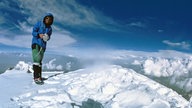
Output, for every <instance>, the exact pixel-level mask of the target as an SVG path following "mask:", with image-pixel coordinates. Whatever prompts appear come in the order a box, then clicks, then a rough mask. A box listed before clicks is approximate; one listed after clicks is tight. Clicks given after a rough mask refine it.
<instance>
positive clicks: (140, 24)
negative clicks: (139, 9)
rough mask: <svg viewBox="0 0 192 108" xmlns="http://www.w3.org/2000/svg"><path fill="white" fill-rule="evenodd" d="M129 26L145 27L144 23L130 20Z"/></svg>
mask: <svg viewBox="0 0 192 108" xmlns="http://www.w3.org/2000/svg"><path fill="white" fill-rule="evenodd" d="M129 26H134V27H141V28H145V27H146V25H145V24H144V23H142V22H131V23H130V24H129Z"/></svg>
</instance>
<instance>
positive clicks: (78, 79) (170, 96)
mask: <svg viewBox="0 0 192 108" xmlns="http://www.w3.org/2000/svg"><path fill="white" fill-rule="evenodd" d="M28 67H30V66H29V65H28V64H26V63H25V62H19V64H18V65H17V66H16V67H15V68H14V69H13V70H7V71H6V72H5V73H3V74H1V75H0V84H1V93H0V95H1V96H0V98H1V99H0V107H2V108H10V107H24V108H27V107H31V108H73V107H75V108H80V106H89V108H91V107H93V105H95V106H98V108H102V107H104V108H187V107H188V106H189V102H188V101H187V100H185V99H184V98H183V97H182V96H181V95H178V94H177V93H176V92H175V91H173V90H171V89H169V88H167V87H165V86H163V85H161V84H159V83H157V82H155V81H152V80H150V79H149V78H147V77H145V76H143V75H140V74H138V73H136V72H135V71H133V70H132V69H126V68H122V67H121V66H117V65H102V66H93V67H89V68H85V69H79V70H76V71H71V72H69V73H65V74H56V73H61V71H60V72H59V71H55V73H54V72H43V76H44V77H47V78H48V80H45V84H44V85H36V84H35V83H34V82H33V81H32V74H31V73H26V70H27V69H28ZM84 108H86V107H84ZM189 108H190V107H189Z"/></svg>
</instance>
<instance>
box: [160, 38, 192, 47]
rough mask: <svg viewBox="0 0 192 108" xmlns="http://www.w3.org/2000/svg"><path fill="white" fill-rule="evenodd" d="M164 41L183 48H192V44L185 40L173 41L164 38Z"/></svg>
mask: <svg viewBox="0 0 192 108" xmlns="http://www.w3.org/2000/svg"><path fill="white" fill-rule="evenodd" d="M163 43H164V44H167V45H169V46H171V47H180V48H182V49H190V47H191V45H190V44H189V43H187V42H185V41H183V42H171V41H169V40H164V41H163Z"/></svg>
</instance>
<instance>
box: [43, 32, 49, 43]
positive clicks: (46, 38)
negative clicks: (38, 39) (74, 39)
mask: <svg viewBox="0 0 192 108" xmlns="http://www.w3.org/2000/svg"><path fill="white" fill-rule="evenodd" d="M48 40H49V35H48V34H44V35H43V41H45V42H47V41H48Z"/></svg>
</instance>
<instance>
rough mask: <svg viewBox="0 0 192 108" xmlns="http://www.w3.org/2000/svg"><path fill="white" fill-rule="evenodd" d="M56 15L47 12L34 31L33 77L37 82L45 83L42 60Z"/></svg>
mask: <svg viewBox="0 0 192 108" xmlns="http://www.w3.org/2000/svg"><path fill="white" fill-rule="evenodd" d="M53 20H54V17H53V15H52V14H51V13H47V14H46V15H45V16H44V17H43V21H38V22H37V23H36V24H35V25H34V27H33V31H32V35H33V38H32V45H31V47H32V58H33V70H34V73H33V78H34V81H35V83H36V84H43V83H44V82H43V79H42V76H41V74H42V60H43V56H44V52H45V50H46V44H47V41H48V40H49V39H50V37H51V34H52V28H51V25H52V24H53Z"/></svg>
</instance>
